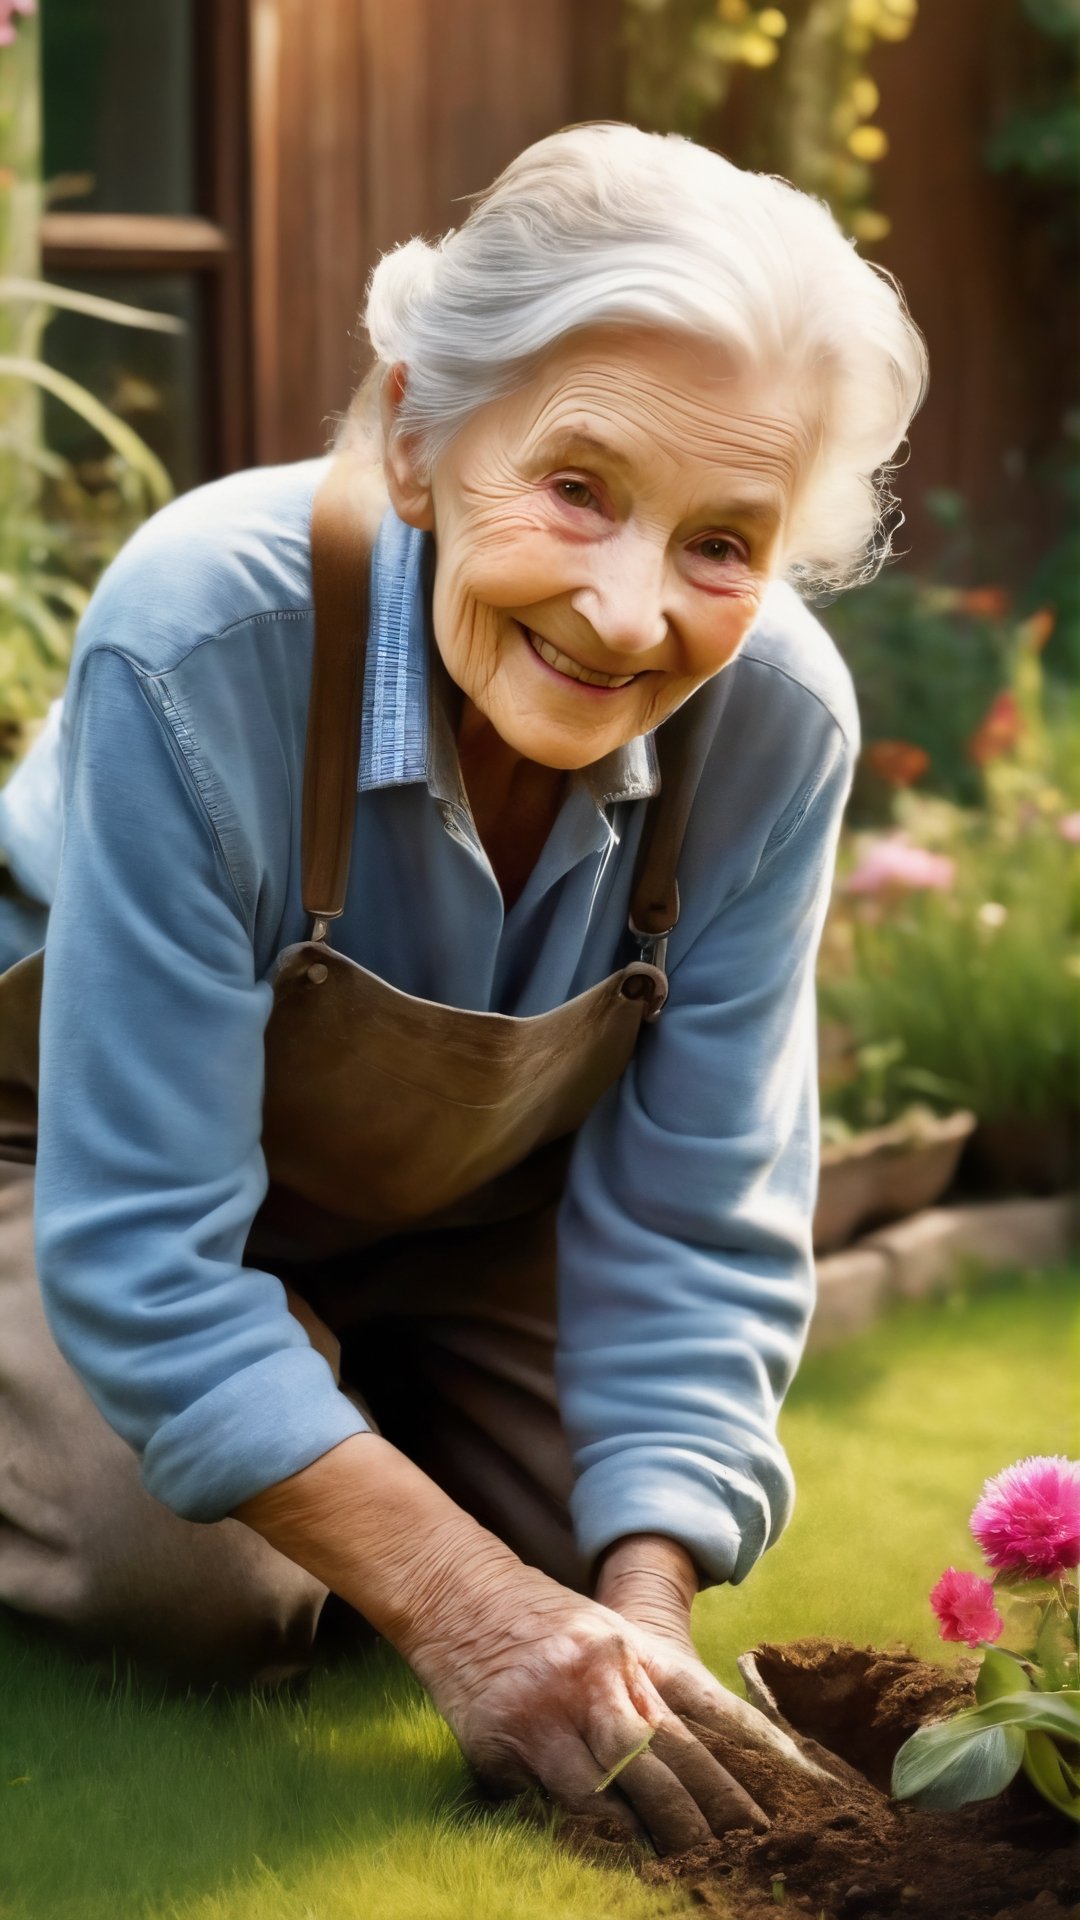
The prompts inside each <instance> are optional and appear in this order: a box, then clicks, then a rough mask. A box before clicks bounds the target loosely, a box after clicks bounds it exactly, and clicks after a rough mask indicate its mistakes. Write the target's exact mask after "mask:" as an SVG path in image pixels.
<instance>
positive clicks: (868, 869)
mask: <svg viewBox="0 0 1080 1920" xmlns="http://www.w3.org/2000/svg"><path fill="white" fill-rule="evenodd" d="M955 878H956V865H955V863H954V862H953V861H952V860H950V859H948V858H947V856H946V855H945V854H943V853H928V852H927V850H926V848H925V847H913V846H912V845H911V842H910V839H909V837H908V835H907V834H906V833H893V834H890V835H889V838H888V839H887V840H878V841H876V842H875V843H874V845H873V846H872V847H870V848H869V849H868V851H867V852H866V853H865V854H864V855H863V858H862V860H861V861H860V862H859V865H858V866H857V867H856V869H855V872H854V873H853V874H850V875H849V877H848V880H847V885H846V889H845V891H846V892H848V893H885V892H887V891H888V890H889V889H890V888H899V889H903V890H906V891H914V890H917V889H920V888H931V889H933V888H936V889H937V890H938V891H939V892H941V893H948V891H949V889H950V888H951V886H952V885H953V882H954V880H955Z"/></svg>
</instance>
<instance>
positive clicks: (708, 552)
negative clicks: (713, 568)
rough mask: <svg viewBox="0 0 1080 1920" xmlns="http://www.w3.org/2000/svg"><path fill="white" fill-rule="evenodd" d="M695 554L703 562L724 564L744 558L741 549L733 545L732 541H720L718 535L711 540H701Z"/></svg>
mask: <svg viewBox="0 0 1080 1920" xmlns="http://www.w3.org/2000/svg"><path fill="white" fill-rule="evenodd" d="M695 552H696V553H700V555H701V557H702V559H703V560H718V561H720V562H724V561H730V560H742V559H744V558H745V555H744V554H743V552H742V550H741V548H739V547H737V546H736V545H735V542H734V540H722V539H721V538H720V536H719V535H716V536H715V537H714V538H713V539H711V540H703V541H702V543H701V545H700V547H696V548H695Z"/></svg>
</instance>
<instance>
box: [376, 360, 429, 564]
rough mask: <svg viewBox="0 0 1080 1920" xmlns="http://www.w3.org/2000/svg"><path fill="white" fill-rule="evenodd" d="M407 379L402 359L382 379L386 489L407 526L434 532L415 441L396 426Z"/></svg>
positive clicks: (427, 494)
mask: <svg viewBox="0 0 1080 1920" xmlns="http://www.w3.org/2000/svg"><path fill="white" fill-rule="evenodd" d="M407 381H408V368H407V367H406V366H405V365H404V363H403V362H401V361H399V362H398V364H397V365H396V366H393V367H391V369H390V371H389V373H388V374H387V376H386V379H385V380H384V381H383V386H382V393H381V395H380V401H379V404H380V411H381V414H382V430H383V447H384V449H385V451H384V453H383V471H384V473H385V476H386V490H387V493H388V494H389V495H390V505H391V506H392V507H393V509H394V512H395V513H396V514H397V517H398V519H399V520H404V521H405V523H406V525H407V526H410V527H419V528H420V529H421V531H422V532H424V533H433V532H434V529H435V512H434V505H433V502H432V498H431V487H430V486H429V484H428V483H427V481H426V480H422V479H421V477H420V475H419V473H418V471H417V467H416V461H415V448H414V442H413V441H412V440H411V439H407V438H406V436H405V435H404V434H402V433H400V432H398V430H397V423H398V416H399V414H400V412H401V403H402V401H403V400H404V398H405V387H406V383H407Z"/></svg>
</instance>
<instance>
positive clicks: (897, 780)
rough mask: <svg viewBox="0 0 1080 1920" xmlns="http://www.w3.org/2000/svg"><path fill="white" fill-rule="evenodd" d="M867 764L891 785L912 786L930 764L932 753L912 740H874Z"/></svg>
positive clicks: (867, 750)
mask: <svg viewBox="0 0 1080 1920" xmlns="http://www.w3.org/2000/svg"><path fill="white" fill-rule="evenodd" d="M866 760H867V765H868V766H870V767H872V768H873V770H874V772H875V773H876V774H877V775H878V776H879V778H880V779H882V780H885V781H887V783H888V785H889V786H890V787H911V786H914V784H915V782H916V780H919V779H921V778H922V776H923V774H924V773H925V772H926V769H927V767H928V766H929V765H930V755H929V754H928V753H927V752H926V751H925V750H924V749H923V748H922V747H917V746H915V745H914V743H913V742H912V741H910V740H872V741H871V743H870V745H869V746H868V747H867V749H866Z"/></svg>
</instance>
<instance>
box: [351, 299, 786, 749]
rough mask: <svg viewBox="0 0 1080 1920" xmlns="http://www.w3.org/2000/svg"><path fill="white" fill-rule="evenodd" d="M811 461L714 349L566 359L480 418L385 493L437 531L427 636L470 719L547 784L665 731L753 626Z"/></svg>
mask: <svg viewBox="0 0 1080 1920" xmlns="http://www.w3.org/2000/svg"><path fill="white" fill-rule="evenodd" d="M803 447H804V432H803V427H802V424H801V420H800V416H799V414H798V411H797V409H796V407H795V404H794V400H793V397H792V396H791V395H790V394H786V393H781V391H780V389H779V387H778V386H777V385H776V383H774V384H773V385H772V386H771V387H770V388H769V389H768V390H765V391H763V390H762V389H761V387H760V386H758V387H756V388H753V387H751V386H749V385H748V384H746V382H745V380H743V379H740V378H739V377H736V376H735V375H733V374H732V372H731V368H730V363H729V362H727V361H726V360H725V358H724V356H723V355H722V354H721V353H720V352H719V351H718V350H717V349H715V348H713V347H711V346H710V345H709V344H707V343H702V342H699V341H697V340H694V339H689V338H685V337H680V336H678V335H672V334H664V333H659V332H656V331H652V330H646V329H634V330H621V329H620V330H618V331H614V330H612V329H602V330H601V329H596V330H592V331H591V332H582V333H581V334H578V335H575V336H571V337H570V338H569V339H567V340H565V341H563V342H561V343H560V345H559V346H558V347H556V348H555V349H554V350H553V351H552V352H551V354H550V355H549V356H547V358H546V359H545V361H544V363H543V366H542V369H541V371H540V372H539V374H538V375H537V376H536V377H534V379H533V380H532V381H531V382H530V383H529V384H528V386H526V387H525V388H524V389H523V390H522V391H521V392H519V393H516V394H513V395H511V396H509V397H508V398H506V399H502V400H498V401H495V402H492V403H491V404H490V405H488V406H486V407H484V408H482V409H481V410H480V411H479V412H478V413H477V414H475V415H474V416H473V417H472V419H471V420H470V421H469V422H468V423H467V425H466V426H465V427H464V428H463V429H462V430H461V431H460V432H459V433H458V434H457V435H456V437H455V438H454V440H453V441H452V442H451V444H450V446H449V447H448V448H447V449H446V451H445V452H444V454H443V455H442V456H441V458H440V459H439V460H438V461H437V462H436V465H435V469H434V472H433V474H432V477H431V481H430V485H429V486H427V487H424V486H421V485H415V486H413V487H412V488H411V489H409V488H408V487H403V486H402V484H401V482H400V478H399V480H398V481H397V482H395V478H394V473H393V471H391V474H390V476H389V477H390V490H391V498H392V500H393V502H394V505H395V508H396V509H397V511H398V512H399V513H400V514H401V515H402V517H403V518H404V519H406V520H409V521H411V522H413V524H416V525H422V526H426V527H430V528H433V529H434V533H435V545H436V564H435V589H434V622H435V638H436V642H437V644H438V647H439V651H440V653H441V655H442V657H443V660H444V661H445V663H446V667H447V670H448V672H449V674H450V677H451V679H452V680H454V681H455V682H456V684H457V685H458V686H459V687H460V688H461V690H462V692H463V693H464V695H465V697H466V701H468V702H471V703H472V704H473V706H474V707H475V708H477V709H478V710H479V712H480V713H481V714H482V715H483V716H485V718H486V719H487V720H488V721H490V722H491V724H492V726H493V727H494V728H495V730H496V732H497V733H498V734H499V735H500V736H501V738H502V740H503V741H505V742H506V743H507V744H508V745H509V746H510V747H512V748H513V749H514V750H515V751H517V752H518V753H520V754H522V755H524V756H525V757H526V758H527V759H530V760H534V761H537V762H539V763H540V764H541V765H543V766H548V767H557V768H564V769H565V768H574V767H582V766H586V765H588V764H589V763H591V762H592V761H594V760H598V759H600V758H601V756H602V755H604V754H606V753H609V752H611V751H612V750H613V749H615V748H617V747H620V746H624V745H626V743H627V742H628V741H630V740H631V739H633V738H634V737H635V735H638V734H642V733H646V732H648V731H649V730H650V729H651V728H653V727H655V726H657V725H658V723H659V722H660V721H661V720H663V719H665V718H666V717H667V715H668V714H670V713H672V712H674V710H675V708H676V707H678V706H681V704H682V702H683V701H684V700H686V699H687V698H688V697H689V695H690V694H691V693H693V691H694V689H695V688H696V687H698V686H700V685H701V683H702V682H703V681H705V680H707V679H709V678H710V676H711V675H713V674H714V673H716V672H717V671H718V670H719V669H720V668H721V667H723V666H724V665H726V663H727V662H728V661H729V660H730V659H731V658H732V656H733V654H734V653H735V652H736V651H737V649H738V647H739V645H740V643H741V641H742V639H743V638H744V636H745V634H746V633H747V631H748V629H749V627H750V625H751V623H752V622H753V619H754V616H755V614H756V613H757V610H758V607H759V605H760V603H761V598H762V595H763V593H764V591H765V588H766V586H767V584H768V581H769V578H770V575H771V572H772V571H773V569H774V567H775V564H776V561H777V559H778V557H779V553H780V550H781V545H782V536H783V530H784V523H785V520H786V518H787V515H788V512H789V508H790V505H791V501H792V498H793V495H794V492H795V490H796V487H797V485H798V481H799V476H800V463H801V460H802V457H803ZM406 460H407V454H405V453H399V454H398V456H397V459H396V462H394V461H392V462H391V467H392V468H393V467H394V466H395V464H396V466H397V469H398V473H399V476H400V473H401V472H403V471H404V466H403V464H402V463H403V462H405V461H406Z"/></svg>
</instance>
